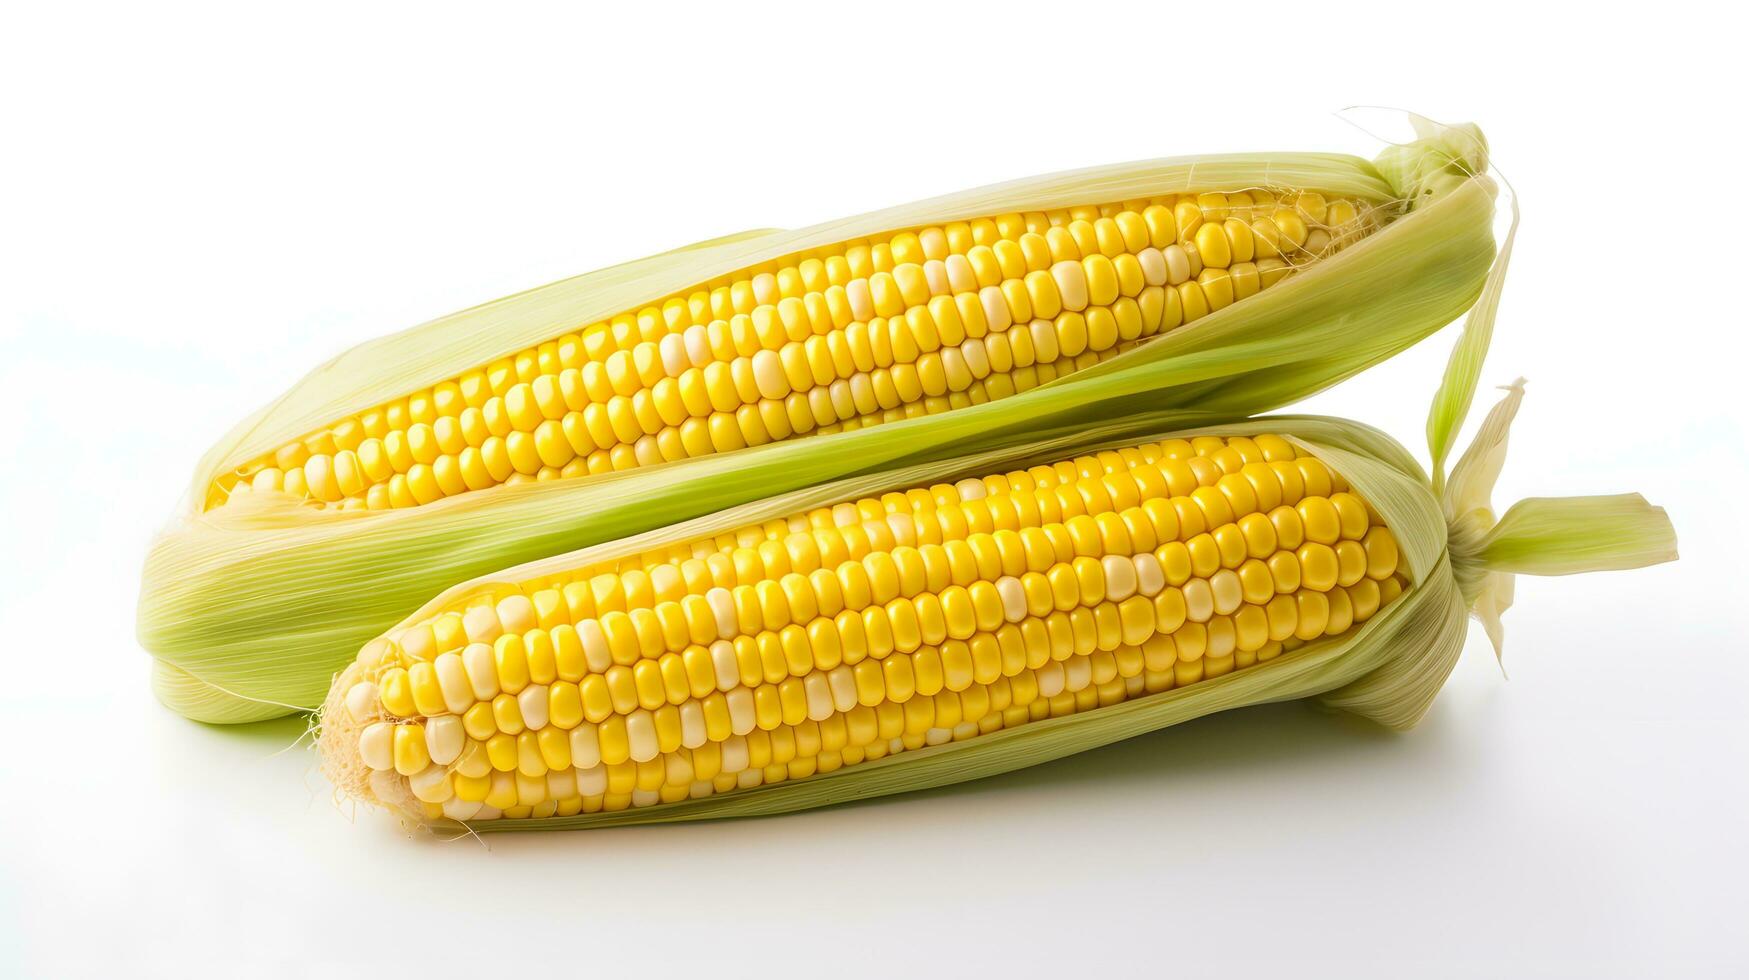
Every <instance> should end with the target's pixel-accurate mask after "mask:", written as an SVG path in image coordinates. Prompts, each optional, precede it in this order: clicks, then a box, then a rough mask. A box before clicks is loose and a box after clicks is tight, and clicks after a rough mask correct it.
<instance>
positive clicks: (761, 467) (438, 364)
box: [138, 126, 1506, 723]
mask: <svg viewBox="0 0 1749 980" xmlns="http://www.w3.org/2000/svg"><path fill="white" fill-rule="evenodd" d="M1485 165H1486V149H1485V144H1484V143H1483V141H1482V137H1481V134H1480V132H1479V131H1478V130H1476V129H1475V128H1474V127H1459V128H1453V129H1446V128H1442V127H1432V126H1426V127H1424V138H1423V139H1421V140H1418V141H1417V142H1415V143H1412V144H1409V145H1406V146H1402V147H1393V148H1391V150H1390V151H1389V152H1387V153H1386V154H1384V155H1383V156H1381V157H1380V158H1379V160H1378V162H1377V163H1376V164H1375V163H1369V162H1368V161H1365V160H1362V159H1359V158H1356V157H1348V156H1340V155H1334V154H1272V155H1260V154H1250V155H1239V156H1229V157H1199V158H1192V159H1177V160H1163V161H1152V162H1145V163H1137V164H1126V165H1120V166H1114V167H1103V168H1096V169H1092V170H1083V171H1077V172H1073V173H1067V174H1060V175H1054V176H1048V177H1039V178H1033V179H1029V180H1022V181H1017V182H1014V183H1009V184H1003V185H998V186H995V187H990V188H984V189H980V190H974V191H968V192H965V193H961V194H956V195H952V196H949V197H944V198H937V199H934V200H930V201H924V202H921V203H918V204H912V205H907V206H903V207H899V208H894V209H890V210H887V211H882V212H876V213H874V214H869V215H864V216H861V217H857V218H851V219H846V220H843V221H838V222H833V223H830V224H826V225H821V226H817V227H815V228H810V229H806V230H803V231H793V232H779V231H772V232H749V233H746V234H745V235H741V236H732V237H731V238H729V239H719V240H716V241H713V242H707V243H701V244H700V245H697V246H692V247H690V248H687V249H682V250H678V251H676V252H671V253H666V254H663V255H658V256H654V257H652V258H648V259H643V260H640V261H637V262H631V263H627V264H625V265H620V266H615V267H613V268H610V269H605V270H602V271H600V272H596V273H591V274H588V275H584V276H580V277H577V278H575V279H570V280H565V281H563V282H559V283H555V284H553V285H550V286H546V287H543V288H540V289H536V290H533V291H531V292H527V293H523V294H520V295H517V296H512V297H509V298H507V299H503V300H499V301H497V302H494V303H489V304H486V305H484V306H480V307H476V308H474V309H471V310H467V311H464V312H462V313H458V314H455V315H453V316H450V317H445V318H443V319H440V320H436V321H433V322H431V323H428V324H425V325H424V326H421V327H416V328H414V329H412V330H409V331H406V332H404V333H400V334H396V335H393V336H389V337H385V338H382V339H380V340H376V341H372V342H370V343H366V344H364V345H361V346H359V347H357V348H355V349H353V350H351V351H348V352H347V353H345V354H342V355H340V356H339V357H337V358H335V359H334V360H333V361H331V362H329V363H328V364H326V365H323V366H322V367H321V368H318V369H317V370H316V371H314V372H313V373H311V374H310V375H309V376H308V377H307V378H305V379H304V381H302V382H301V383H300V384H298V385H297V386H296V387H294V388H293V389H292V390H290V391H289V392H287V393H286V394H285V395H283V396H282V397H280V398H279V399H277V400H276V401H274V402H273V403H271V404H270V405H268V406H266V407H265V408H263V409H262V410H260V411H259V412H257V413H256V414H254V415H253V416H251V417H250V418H248V419H246V420H245V421H244V422H242V423H241V424H239V425H238V426H237V427H236V428H235V429H234V430H232V432H230V433H229V434H227V435H226V436H225V437H224V438H223V439H221V440H220V441H219V443H218V444H217V445H216V446H214V447H213V449H212V450H210V451H209V452H208V453H207V455H206V457H205V458H204V459H203V460H202V461H201V463H200V465H199V466H198V467H197V469H196V471H195V473H194V477H193V480H192V482H191V485H190V490H189V492H188V494H187V496H186V498H185V500H184V502H183V504H182V505H181V507H180V510H179V513H178V514H177V515H176V517H175V518H174V519H173V521H172V522H171V524H170V526H169V527H168V528H167V529H166V530H165V531H164V532H163V533H162V534H161V535H160V536H159V537H158V539H157V540H156V541H155V542H154V543H153V545H152V548H151V551H150V553H149V555H148V557H147V560H146V565H145V570H144V574H143V580H142V585H141V594H140V602H139V621H138V634H139V639H140V643H141V645H142V646H144V647H145V648H146V649H147V650H148V651H149V652H151V654H152V655H153V656H154V657H155V658H156V663H155V672H154V687H155V690H156V693H157V695H158V697H159V699H160V700H162V701H163V702H164V703H165V704H167V705H169V706H170V707H171V708H173V709H174V710H176V711H178V712H180V713H182V714H184V715H187V716H188V717H191V718H195V719H197V720H201V721H207V722H217V723H236V722H247V721H255V720H260V719H265V718H271V717H276V716H280V715H284V714H288V713H292V712H295V711H300V710H311V709H313V708H314V707H315V706H317V705H318V704H320V703H321V700H322V698H323V696H324V694H325V692H326V691H327V687H328V683H329V680H330V678H331V676H332V674H333V672H334V671H335V670H336V669H337V668H338V667H340V666H341V665H343V664H344V663H346V661H347V659H348V658H349V657H350V656H351V654H352V653H353V652H354V651H355V650H357V649H358V647H359V646H360V645H361V644H363V643H364V642H365V641H366V640H368V639H369V638H371V637H373V636H375V635H377V634H379V633H380V632H382V631H383V630H384V629H385V628H386V627H387V626H389V625H390V624H392V623H394V622H395V621H397V620H398V619H399V618H400V616H401V615H402V614H403V613H404V612H405V611H406V610H407V609H409V608H412V607H413V606H415V605H417V604H418V603H420V602H423V601H424V600H426V599H427V598H429V597H430V596H431V595H432V594H434V593H436V592H438V591H440V590H441V589H443V588H445V587H446V586H449V585H451V584H453V583H455V582H458V581H462V580H465V579H468V578H471V577H473V576H477V575H481V574H485V573H488V572H490V571H492V570H494V569H500V568H504V567H506V566H509V565H514V564H518V563H521V562H527V561H531V560H534V559H537V558H540V557H543V556H546V555H552V554H556V553H562V552H566V551H571V550H573V549H576V548H581V547H585V546H588V545H592V544H595V543H598V542H602V541H610V540H614V539H618V538H623V537H625V536H627V535H632V534H636V533H639V532H642V531H646V530H649V529H652V528H660V527H665V526H667V525H671V524H673V523H675V522H678V521H683V520H686V519H689V518H693V517H697V516H699V515H701V514H707V513H710V512H712V511H716V510H720V509H722V508H725V507H730V506H734V505H736V504H741V503H744V502H747V501H751V500H758V499H761V498H764V497H768V496H771V495H773V494H779V493H784V492H788V491H792V490H799V489H801V488H804V487H808V486H812V485H816V484H820V483H824V482H829V481H832V480H838V479H843V478H845V477H850V476H853V475H856V474H860V473H878V472H881V471H883V470H887V469H890V468H891V467H893V466H895V465H900V464H903V463H907V462H918V461H933V460H941V459H944V458H948V457H950V456H958V455H961V454H965V453H972V452H980V451H990V450H997V449H1002V448H1005V447H1014V446H1016V445H1019V444H1021V443H1024V442H1026V441H1028V440H1031V439H1034V438H1036V436H1037V434H1038V433H1040V432H1043V431H1050V430H1062V431H1070V430H1074V429H1077V428H1082V429H1084V428H1086V427H1087V426H1089V425H1094V424H1097V423H1099V422H1101V421H1102V420H1105V419H1110V418H1114V417H1120V416H1124V415H1128V414H1134V413H1136V412H1141V411H1152V412H1157V413H1158V412H1165V413H1167V415H1168V416H1169V417H1171V418H1172V419H1173V420H1174V423H1175V424H1181V425H1182V424H1189V423H1192V422H1195V421H1201V420H1213V419H1230V418H1242V417H1245V416H1248V415H1252V414H1255V413H1257V412H1262V411H1267V410H1270V409H1272V408H1278V407H1280V406H1283V405H1286V404H1288V403H1291V402H1293V401H1296V400H1299V399H1301V398H1304V397H1306V396H1308V395H1311V394H1313V393H1315V392H1317V391H1319V390H1322V389H1323V388H1326V387H1328V386H1329V385H1331V384H1334V383H1336V382H1338V381H1340V380H1342V379H1344V378H1346V377H1349V376H1351V375H1353V374H1355V373H1357V372H1359V371H1361V370H1363V369H1365V368H1367V367H1369V366H1371V365H1372V364H1375V363H1377V362H1379V361H1382V360H1384V359H1386V358H1388V357H1390V356H1392V355H1394V354H1396V353H1397V352H1399V351H1402V350H1404V349H1405V348H1407V347H1409V346H1410V345H1412V344H1414V343H1415V342H1416V341H1418V340H1420V339H1422V338H1423V337H1425V336H1427V335H1428V334H1430V333H1432V332H1433V331H1435V330H1437V329H1439V328H1440V327H1441V326H1443V325H1445V324H1447V323H1449V322H1451V321H1452V320H1454V319H1456V318H1457V317H1459V316H1461V315H1462V314H1463V313H1464V311H1465V310H1466V309H1468V308H1470V307H1471V306H1472V304H1473V303H1474V302H1475V301H1476V300H1477V298H1478V296H1483V295H1485V294H1484V286H1485V283H1486V282H1488V281H1490V280H1492V281H1496V282H1497V281H1498V280H1499V279H1500V277H1501V276H1503V274H1504V272H1505V266H1506V263H1505V258H1506V253H1505V251H1504V250H1499V251H1498V254H1497V249H1496V243H1495V238H1494V234H1493V228H1492V226H1493V220H1494V217H1495V207H1494V203H1495V186H1494V184H1493V182H1492V181H1491V180H1490V179H1489V178H1487V177H1486V176H1479V175H1480V174H1481V173H1482V171H1483V170H1484V169H1485ZM1250 186H1294V187H1301V188H1306V189H1317V190H1321V191H1324V192H1325V193H1331V194H1342V195H1349V196H1356V197H1361V198H1365V199H1367V200H1369V201H1375V202H1380V203H1388V202H1395V206H1398V207H1400V208H1405V209H1407V210H1406V213H1403V214H1402V215H1401V216H1400V217H1397V218H1396V219H1395V220H1393V221H1391V222H1390V223H1389V224H1387V225H1386V226H1385V227H1384V228H1382V229H1380V230H1379V231H1377V232H1375V233H1373V234H1372V235H1370V236H1368V237H1367V238H1366V239H1364V240H1362V241H1360V242H1359V243H1357V244H1355V245H1353V246H1351V247H1349V248H1347V249H1345V250H1344V251H1342V252H1340V253H1338V254H1336V255H1335V256H1332V257H1330V258H1327V259H1324V260H1322V261H1320V262H1318V263H1316V264H1314V265H1313V266H1311V267H1310V268H1308V269H1306V270H1304V271H1302V272H1298V273H1296V274H1295V275H1293V276H1290V277H1288V278H1287V279H1286V280H1284V281H1282V282H1281V283H1279V284H1277V285H1276V286H1273V287H1271V288H1270V289H1268V290H1265V291H1263V292H1261V293H1259V294H1257V295H1255V296H1252V297H1250V298H1248V299H1246V300H1245V301H1244V302H1241V303H1235V304H1233V305H1231V306H1228V307H1226V308H1225V309H1222V310H1220V311H1217V312H1215V313H1212V314H1210V315H1208V316H1205V317H1203V318H1201V319H1199V320H1196V321H1194V322H1193V323H1191V324H1187V325H1185V326H1184V327H1181V328H1179V329H1176V330H1174V331H1171V332H1170V333H1167V334H1163V335H1160V336H1158V337H1156V338H1154V339H1151V340H1150V341H1148V342H1147V343H1144V344H1140V345H1138V346H1137V347H1136V348H1135V349H1133V350H1131V351H1129V352H1127V353H1125V354H1123V355H1120V356H1118V357H1115V358H1112V359H1111V360H1109V361H1107V362H1104V363H1102V364H1100V365H1097V366H1095V367H1092V368H1089V369H1087V370H1084V371H1080V372H1076V373H1074V374H1072V375H1069V376H1068V377H1065V378H1061V379H1058V380H1057V381H1055V382H1053V383H1051V384H1049V385H1045V386H1043V387H1040V388H1036V389H1033V390H1031V391H1028V392H1025V393H1022V394H1018V395H1015V396H1012V397H1009V398H1005V399H1002V400H1000V401H997V402H992V403H987V404H983V405H976V406H972V407H970V408H966V409H961V410H956V411H953V412H948V413H943V414H938V415H933V416H928V417H924V418H918V419H913V420H909V421H904V422H896V423H888V424H883V425H880V426H876V427H872V428H867V429H861V430H857V431H852V432H844V433H837V434H833V435H825V436H814V437H808V438H802V439H793V440H789V441H785V442H779V443H775V444H768V445H765V446H760V447H756V448H752V449H745V450H740V451H737V452H733V453H727V454H720V455H716V456H709V457H702V458H699V459H694V460H689V461H685V462H681V463H674V464H667V465H662V466H654V467H644V468H640V469H636V470H631V471H627V472H624V473H617V474H610V475H604V476H598V477H588V478H582V479H576V480H562V481H555V482H553V483H542V484H534V485H524V486H499V487H496V488H493V489H490V490H484V491H478V492H473V493H467V494H462V495H459V496H457V497H453V498H450V499H447V500H443V501H439V502H437V503H433V504H428V505H425V506H422V507H416V508H408V509H405V510H391V511H367V512H347V511H339V510H318V509H314V508H309V507H304V506H299V505H297V504H296V502H294V501H293V500H292V499H291V498H290V497H289V496H285V495H276V494H250V495H246V496H245V497H243V498H242V499H239V500H236V501H233V502H232V503H230V504H227V505H226V506H224V507H221V508H217V509H215V510H212V511H207V512H202V510H201V503H202V501H203V500H204V499H205V493H206V489H207V487H208V486H209V485H210V483H211V481H212V480H213V478H214V477H215V475H216V474H219V473H224V472H227V471H229V470H230V469H232V468H234V467H236V466H237V465H239V464H240V463H242V462H244V461H246V460H248V459H251V458H254V457H255V456H257V455H258V454H260V453H263V452H266V451H269V450H271V449H272V448H273V447H275V446H277V445H280V444H282V443H284V442H285V441H287V440H289V439H294V438H299V437H301V436H302V435H303V434H304V433H306V432H308V431H310V430H311V429H313V428H315V427H317V426H319V425H321V424H325V423H326V422H328V421H329V420H332V419H334V418H339V417H342V416H344V415H346V414H349V413H351V412H355V411H358V410H361V409H362V408H365V407H368V406H371V405H374V404H378V403H380V402H382V401H383V400H385V399H387V398H392V397H395V396H397V395H398V394H401V393H404V392H406V391H410V390H415V389H417V388H419V387H421V386H424V385H428V384H431V383H433V382H434V381H436V380H440V379H442V378H445V377H450V376H453V375H454V374H456V373H458V372H459V371H462V370H466V369H468V368H471V367H474V366H476V365H478V364H483V363H487V362H488V361H490V360H491V359H493V358H495V357H499V356H502V355H503V354H505V353H506V352H508V351H513V350H517V349H521V348H523V347H526V346H528V345H530V344H532V343H536V342H540V341H544V340H547V339H550V338H552V337H554V336H557V335H559V334H561V333H563V332H564V331H565V330H567V329H572V328H574V327H575V326H576V325H578V324H582V323H589V322H593V321H594V320H596V319H599V318H601V317H603V316H605V315H609V314H612V313H616V312H619V311H621V310H625V309H633V308H636V307H638V306H639V305H641V304H643V303H646V302H648V301H651V300H652V299H655V298H659V297H662V296H665V295H668V294H669V293H671V292H673V291H674V290H676V289H677V288H680V287H683V286H686V285H689V284H692V283H697V282H702V281H706V280H709V279H711V278H713V277H716V276H718V275H721V274H725V273H728V272H731V271H734V270H736V269H740V268H744V267H747V266H750V265H756V264H758V263H760V262H763V261H767V260H770V259H773V258H778V257H782V256H785V255H789V254H792V253H795V252H798V251H801V250H805V249H808V248H811V247H815V246H818V245H822V244H826V243H832V242H838V241H844V240H848V239H853V238H857V237H859V236H864V235H867V234H870V233H871V232H874V231H877V230H885V229H892V228H900V227H911V226H918V225H922V224H928V223H933V222H938V221H942V220H947V219H952V218H960V217H963V216H966V215H973V214H995V213H1001V212H1003V211H1007V210H1014V209H1029V210H1036V209H1046V208H1051V207H1057V206H1067V205H1069V204H1072V203H1080V202H1085V201H1090V200H1119V199H1126V198H1134V197H1145V196H1150V195H1156V194H1167V193H1180V192H1186V191H1192V190H1218V189H1221V188H1228V189H1232V188H1239V187H1250ZM1487 316H1488V317H1490V318H1491V316H1492V313H1491V310H1490V311H1489V312H1488V313H1487Z"/></svg>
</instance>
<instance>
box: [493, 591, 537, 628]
mask: <svg viewBox="0 0 1749 980" xmlns="http://www.w3.org/2000/svg"><path fill="white" fill-rule="evenodd" d="M498 622H500V623H502V624H503V626H504V632H506V633H526V632H528V631H529V630H531V629H534V628H535V627H536V626H539V625H540V622H539V620H537V619H535V616H534V603H532V602H530V601H528V596H525V595H521V594H518V595H513V596H505V597H504V598H503V599H501V600H499V602H498Z"/></svg>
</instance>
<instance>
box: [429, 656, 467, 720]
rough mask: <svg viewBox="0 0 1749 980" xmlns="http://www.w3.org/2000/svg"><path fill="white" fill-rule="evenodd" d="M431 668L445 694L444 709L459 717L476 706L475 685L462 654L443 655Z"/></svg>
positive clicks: (439, 688)
mask: <svg viewBox="0 0 1749 980" xmlns="http://www.w3.org/2000/svg"><path fill="white" fill-rule="evenodd" d="M431 666H432V669H433V670H434V671H435V672H436V674H437V687H438V690H440V691H442V692H443V706H444V707H446V708H448V709H449V710H450V711H451V712H452V713H454V714H458V715H459V714H461V713H462V712H464V711H466V710H468V709H469V708H471V707H473V706H474V701H475V698H474V685H473V682H472V681H471V680H470V679H469V677H468V670H467V667H466V666H464V665H463V662H462V658H461V654H458V653H445V654H441V655H440V656H438V658H437V660H436V661H434V662H433V663H432V665H431Z"/></svg>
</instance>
